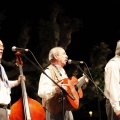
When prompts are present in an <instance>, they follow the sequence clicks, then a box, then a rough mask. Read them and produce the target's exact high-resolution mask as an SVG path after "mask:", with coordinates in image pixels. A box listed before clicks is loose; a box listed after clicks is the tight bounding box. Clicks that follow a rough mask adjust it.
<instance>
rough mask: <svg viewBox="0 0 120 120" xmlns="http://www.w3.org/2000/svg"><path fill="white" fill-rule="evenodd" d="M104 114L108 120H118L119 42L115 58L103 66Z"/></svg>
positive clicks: (119, 95)
mask: <svg viewBox="0 0 120 120" xmlns="http://www.w3.org/2000/svg"><path fill="white" fill-rule="evenodd" d="M104 94H105V96H106V114H107V118H108V120H120V40H119V41H118V42H117V45H116V51H115V56H114V57H113V58H111V59H110V60H109V61H108V63H107V64H106V66H105V87H104Z"/></svg>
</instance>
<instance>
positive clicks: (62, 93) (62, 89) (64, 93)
mask: <svg viewBox="0 0 120 120" xmlns="http://www.w3.org/2000/svg"><path fill="white" fill-rule="evenodd" d="M29 51H30V50H29ZM30 52H31V51H30ZM31 54H32V55H33V53H32V52H31ZM23 55H24V57H25V58H26V59H27V60H29V61H30V62H31V63H32V64H33V65H34V66H35V67H36V68H37V69H39V70H41V72H42V73H43V74H45V75H46V76H47V77H48V78H49V79H50V80H51V81H52V82H53V83H54V84H55V85H57V86H58V87H59V88H60V89H61V96H62V103H61V109H62V117H63V120H64V95H68V96H69V97H70V98H71V99H73V100H74V99H75V98H74V97H73V96H72V95H70V94H69V93H68V92H67V91H66V90H65V89H64V88H63V87H61V86H60V85H58V84H57V83H56V82H55V81H54V80H53V79H52V78H51V77H49V76H48V75H47V74H46V73H45V72H44V69H43V68H42V66H41V65H40V64H39V63H38V61H37V60H36V58H35V57H34V55H33V57H34V58H35V60H36V62H37V63H38V65H39V67H40V68H38V66H37V65H36V64H35V63H34V62H32V61H31V60H30V59H29V58H28V57H27V56H26V55H25V54H23Z"/></svg>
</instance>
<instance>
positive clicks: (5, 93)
mask: <svg viewBox="0 0 120 120" xmlns="http://www.w3.org/2000/svg"><path fill="white" fill-rule="evenodd" d="M3 50H4V46H3V43H2V41H1V40H0V70H1V71H0V120H8V119H9V115H8V111H7V105H8V104H9V103H10V101H11V97H10V93H11V88H12V87H15V86H18V85H19V84H20V79H21V76H19V77H18V80H14V81H10V80H8V77H7V75H6V72H5V69H4V67H3V66H2V65H1V59H2V55H3ZM24 79H25V77H24Z"/></svg>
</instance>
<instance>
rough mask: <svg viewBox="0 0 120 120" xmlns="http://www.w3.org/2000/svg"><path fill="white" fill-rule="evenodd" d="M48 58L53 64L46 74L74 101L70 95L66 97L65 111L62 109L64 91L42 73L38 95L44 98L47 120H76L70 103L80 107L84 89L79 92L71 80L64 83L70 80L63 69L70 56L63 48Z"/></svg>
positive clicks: (54, 50) (53, 51) (53, 49)
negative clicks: (62, 93)
mask: <svg viewBox="0 0 120 120" xmlns="http://www.w3.org/2000/svg"><path fill="white" fill-rule="evenodd" d="M48 57H49V61H50V62H51V64H50V65H49V66H48V67H47V68H46V69H45V73H46V74H47V75H48V76H49V77H50V78H52V80H54V81H55V83H57V84H58V85H59V86H61V87H62V88H63V89H64V90H66V91H68V93H70V95H72V96H73V98H74V99H73V98H71V97H70V96H69V95H65V96H67V97H65V99H66V100H64V102H63V103H64V110H63V109H61V102H62V100H61V98H62V97H61V96H62V95H61V92H62V90H61V89H60V87H59V86H57V85H56V84H55V83H54V82H53V81H52V80H50V78H49V77H47V76H46V75H45V74H44V73H42V74H41V76H40V81H39V86H38V95H39V97H41V98H42V105H43V107H44V108H45V111H46V120H63V119H64V120H74V118H73V115H72V112H71V110H72V108H71V107H70V106H69V103H71V104H72V105H73V106H75V108H76V109H77V108H78V107H79V98H82V96H83V93H82V89H81V88H80V89H79V92H78V90H76V89H75V87H74V84H73V83H71V82H70V80H69V79H67V80H66V82H64V80H65V79H66V78H68V76H67V74H66V72H65V70H64V68H63V67H64V66H65V65H66V62H67V61H68V56H67V54H66V52H65V50H64V49H63V48H62V47H54V48H52V49H51V50H50V52H49V56H48ZM67 98H69V99H67ZM69 100H70V101H69ZM71 101H72V102H71ZM63 111H64V115H63ZM63 117H64V118H63Z"/></svg>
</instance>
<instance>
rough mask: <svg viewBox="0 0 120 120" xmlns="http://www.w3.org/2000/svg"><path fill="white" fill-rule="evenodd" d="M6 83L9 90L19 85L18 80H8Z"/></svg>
mask: <svg viewBox="0 0 120 120" xmlns="http://www.w3.org/2000/svg"><path fill="white" fill-rule="evenodd" d="M8 82H9V85H10V88H13V87H15V86H18V85H19V83H18V80H13V81H12V80H8Z"/></svg>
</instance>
